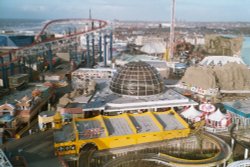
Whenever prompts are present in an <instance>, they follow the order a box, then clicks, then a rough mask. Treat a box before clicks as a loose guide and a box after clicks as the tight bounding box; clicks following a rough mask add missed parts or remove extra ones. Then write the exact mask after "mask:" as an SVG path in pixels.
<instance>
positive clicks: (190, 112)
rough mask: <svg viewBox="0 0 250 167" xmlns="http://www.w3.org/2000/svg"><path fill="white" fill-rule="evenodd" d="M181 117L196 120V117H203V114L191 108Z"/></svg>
mask: <svg viewBox="0 0 250 167" xmlns="http://www.w3.org/2000/svg"><path fill="white" fill-rule="evenodd" d="M181 115H182V116H183V117H184V118H187V119H195V118H196V117H200V116H201V115H202V113H201V112H200V111H198V110H196V109H195V108H194V106H191V107H189V108H188V109H186V110H185V111H183V112H182V113H181Z"/></svg>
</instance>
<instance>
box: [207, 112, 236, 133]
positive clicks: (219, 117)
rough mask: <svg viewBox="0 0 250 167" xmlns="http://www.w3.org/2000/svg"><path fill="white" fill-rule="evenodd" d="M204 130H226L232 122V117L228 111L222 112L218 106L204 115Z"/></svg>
mask: <svg viewBox="0 0 250 167" xmlns="http://www.w3.org/2000/svg"><path fill="white" fill-rule="evenodd" d="M205 120H206V130H208V131H212V132H219V131H227V130H228V127H229V126H230V125H231V123H232V117H231V115H230V114H229V113H222V112H221V110H220V108H218V109H217V110H216V111H215V112H213V113H210V114H208V115H206V116H205Z"/></svg>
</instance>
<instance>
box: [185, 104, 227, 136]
mask: <svg viewBox="0 0 250 167" xmlns="http://www.w3.org/2000/svg"><path fill="white" fill-rule="evenodd" d="M216 108H217V109H216ZM181 115H182V117H184V118H185V119H186V120H187V121H188V122H190V123H195V122H199V121H201V120H203V119H205V122H206V126H205V129H206V130H207V131H209V132H214V133H216V132H220V131H228V127H229V126H230V125H231V123H232V117H231V114H230V113H228V112H226V113H223V112H222V111H221V109H220V107H216V106H215V105H213V104H211V103H202V104H200V105H199V107H198V109H196V108H195V107H194V106H190V107H189V108H187V109H185V110H184V111H183V112H182V113H181Z"/></svg>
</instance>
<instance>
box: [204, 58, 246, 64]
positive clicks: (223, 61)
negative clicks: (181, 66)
mask: <svg viewBox="0 0 250 167" xmlns="http://www.w3.org/2000/svg"><path fill="white" fill-rule="evenodd" d="M230 62H236V63H238V64H245V63H244V62H243V60H242V59H241V58H240V57H233V56H207V57H205V58H204V59H203V60H202V61H201V62H200V65H203V66H208V65H219V64H220V65H225V64H227V63H230Z"/></svg>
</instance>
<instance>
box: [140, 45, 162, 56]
mask: <svg viewBox="0 0 250 167" xmlns="http://www.w3.org/2000/svg"><path fill="white" fill-rule="evenodd" d="M141 51H142V52H144V53H147V54H163V53H165V52H166V46H165V44H164V43H162V42H154V43H147V44H145V45H144V46H143V47H142V48H141Z"/></svg>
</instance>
